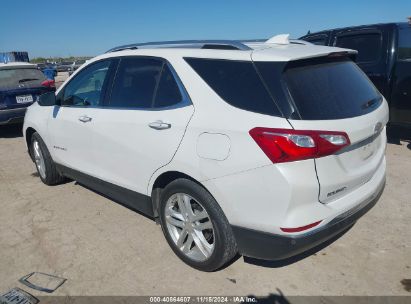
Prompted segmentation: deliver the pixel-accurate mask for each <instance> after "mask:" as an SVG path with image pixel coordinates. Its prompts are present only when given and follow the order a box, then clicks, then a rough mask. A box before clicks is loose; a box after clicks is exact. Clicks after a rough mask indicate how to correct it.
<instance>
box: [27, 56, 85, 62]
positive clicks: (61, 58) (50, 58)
mask: <svg viewBox="0 0 411 304" xmlns="http://www.w3.org/2000/svg"><path fill="white" fill-rule="evenodd" d="M90 58H92V57H86V56H79V57H77V56H70V57H49V58H44V57H36V58H32V59H31V60H30V62H31V63H44V62H62V61H75V60H87V59H90Z"/></svg>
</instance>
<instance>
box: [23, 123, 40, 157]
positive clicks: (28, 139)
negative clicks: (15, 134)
mask: <svg viewBox="0 0 411 304" xmlns="http://www.w3.org/2000/svg"><path fill="white" fill-rule="evenodd" d="M36 132H37V131H36V130H35V129H34V128H32V127H28V128H27V129H26V131H25V134H24V135H25V139H26V145H27V151H28V153H29V155H30V158H31V159H32V160H33V153H32V151H31V138H32V137H33V134H34V133H36Z"/></svg>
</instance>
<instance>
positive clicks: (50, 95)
mask: <svg viewBox="0 0 411 304" xmlns="http://www.w3.org/2000/svg"><path fill="white" fill-rule="evenodd" d="M37 103H38V104H39V105H40V106H42V107H50V106H54V105H55V104H56V95H55V94H54V92H47V93H44V94H42V95H40V97H39V99H38V100H37Z"/></svg>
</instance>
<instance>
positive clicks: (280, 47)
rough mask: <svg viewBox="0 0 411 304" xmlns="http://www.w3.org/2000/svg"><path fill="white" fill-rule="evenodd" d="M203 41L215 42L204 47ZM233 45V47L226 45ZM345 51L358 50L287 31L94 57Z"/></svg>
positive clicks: (276, 56)
mask: <svg viewBox="0 0 411 304" xmlns="http://www.w3.org/2000/svg"><path fill="white" fill-rule="evenodd" d="M204 45H208V46H210V45H212V47H211V48H209V47H207V48H204ZM225 47H230V48H232V49H226V48H225ZM336 52H338V53H341V52H346V53H347V54H356V53H357V52H356V51H354V50H349V49H342V48H336V47H326V46H318V45H314V44H311V43H308V42H306V41H299V40H290V39H289V35H288V34H282V35H277V36H274V37H272V38H270V39H268V40H266V39H257V40H243V41H240V40H236V41H233V40H206V41H201V40H188V41H182V42H181V41H175V42H173V41H167V42H164V43H163V44H162V43H161V42H153V43H144V44H134V45H126V46H120V47H118V48H113V49H111V50H109V51H108V52H107V53H105V54H103V55H100V56H97V57H95V58H93V60H90V61H91V62H92V61H96V60H98V59H103V58H110V57H120V56H136V55H140V56H155V57H163V58H167V57H180V58H184V57H195V58H210V59H226V60H251V58H253V60H257V61H263V60H264V61H291V60H299V59H307V58H313V57H321V56H327V55H329V54H331V53H336Z"/></svg>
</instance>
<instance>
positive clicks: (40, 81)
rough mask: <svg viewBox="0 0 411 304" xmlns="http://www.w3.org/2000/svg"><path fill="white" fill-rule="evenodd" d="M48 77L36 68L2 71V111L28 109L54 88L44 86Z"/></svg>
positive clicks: (0, 106) (0, 79) (0, 84)
mask: <svg viewBox="0 0 411 304" xmlns="http://www.w3.org/2000/svg"><path fill="white" fill-rule="evenodd" d="M45 81H46V77H45V76H44V74H43V73H42V72H41V71H40V70H38V69H36V68H35V67H30V66H29V67H25V66H10V67H2V68H1V69H0V109H4V108H9V109H13V108H21V107H27V106H28V105H30V104H31V103H33V102H34V101H36V99H37V97H38V96H39V95H41V94H43V93H45V92H48V91H51V90H54V88H50V87H46V86H44V82H45Z"/></svg>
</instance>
